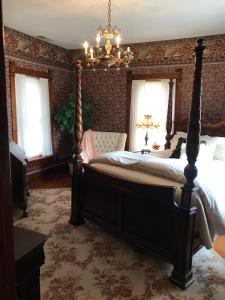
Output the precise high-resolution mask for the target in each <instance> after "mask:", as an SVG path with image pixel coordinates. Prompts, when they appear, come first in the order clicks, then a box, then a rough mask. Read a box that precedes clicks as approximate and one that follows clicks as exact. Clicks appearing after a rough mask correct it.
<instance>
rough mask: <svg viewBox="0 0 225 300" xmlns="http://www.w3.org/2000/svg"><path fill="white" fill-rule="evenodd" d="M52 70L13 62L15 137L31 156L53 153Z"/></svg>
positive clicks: (12, 89) (31, 157)
mask: <svg viewBox="0 0 225 300" xmlns="http://www.w3.org/2000/svg"><path fill="white" fill-rule="evenodd" d="M51 80H52V76H51V72H50V71H49V72H42V71H37V70H31V69H26V68H23V67H20V66H18V65H16V64H15V63H14V62H10V90H11V101H12V138H13V140H14V141H15V142H16V143H18V145H19V146H20V147H21V148H22V149H24V151H25V152H26V155H27V157H28V158H29V159H35V158H40V157H47V156H50V155H52V154H53V143H52V129H51V118H50V108H51V107H50V103H51V99H50V95H51Z"/></svg>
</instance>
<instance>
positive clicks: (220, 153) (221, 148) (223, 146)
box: [201, 135, 225, 160]
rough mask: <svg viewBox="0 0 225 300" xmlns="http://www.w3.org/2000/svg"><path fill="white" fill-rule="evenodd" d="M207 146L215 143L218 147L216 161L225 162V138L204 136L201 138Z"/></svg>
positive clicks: (215, 154) (215, 155)
mask: <svg viewBox="0 0 225 300" xmlns="http://www.w3.org/2000/svg"><path fill="white" fill-rule="evenodd" d="M201 139H202V140H205V141H206V142H207V144H209V143H210V144H211V143H214V144H215V145H216V148H215V153H214V159H218V160H225V138H224V137H219V136H208V135H204V136H202V137H201Z"/></svg>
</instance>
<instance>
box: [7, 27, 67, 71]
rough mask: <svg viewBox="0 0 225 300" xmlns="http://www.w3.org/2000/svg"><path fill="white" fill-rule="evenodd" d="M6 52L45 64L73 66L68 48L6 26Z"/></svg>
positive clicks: (64, 66)
mask: <svg viewBox="0 0 225 300" xmlns="http://www.w3.org/2000/svg"><path fill="white" fill-rule="evenodd" d="M4 39H5V53H6V55H9V56H10V55H11V56H14V57H16V58H24V59H26V60H29V61H31V62H39V63H42V64H45V65H53V66H61V67H63V68H66V69H70V68H71V57H70V55H69V53H68V50H66V49H64V48H62V47H59V46H56V45H53V44H50V43H47V42H45V41H42V40H40V39H37V38H35V37H32V36H29V35H27V34H24V33H22V32H19V31H17V30H15V29H12V28H9V27H4Z"/></svg>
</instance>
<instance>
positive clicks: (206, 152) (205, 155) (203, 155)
mask: <svg viewBox="0 0 225 300" xmlns="http://www.w3.org/2000/svg"><path fill="white" fill-rule="evenodd" d="M215 149H216V144H215V143H208V144H207V142H206V144H204V143H201V144H200V149H199V153H198V157H197V161H201V162H208V161H211V160H213V158H214V153H215ZM180 159H186V160H187V155H186V143H183V144H182V146H181V154H180Z"/></svg>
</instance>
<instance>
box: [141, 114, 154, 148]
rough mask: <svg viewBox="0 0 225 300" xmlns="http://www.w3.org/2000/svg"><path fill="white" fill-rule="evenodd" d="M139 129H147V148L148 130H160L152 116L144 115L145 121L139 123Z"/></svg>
mask: <svg viewBox="0 0 225 300" xmlns="http://www.w3.org/2000/svg"><path fill="white" fill-rule="evenodd" d="M136 126H137V128H143V129H146V133H145V146H146V148H147V146H148V130H149V129H154V128H159V124H158V123H156V122H155V121H153V120H152V115H144V119H143V120H142V121H141V122H140V123H138V124H137V125H136Z"/></svg>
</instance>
